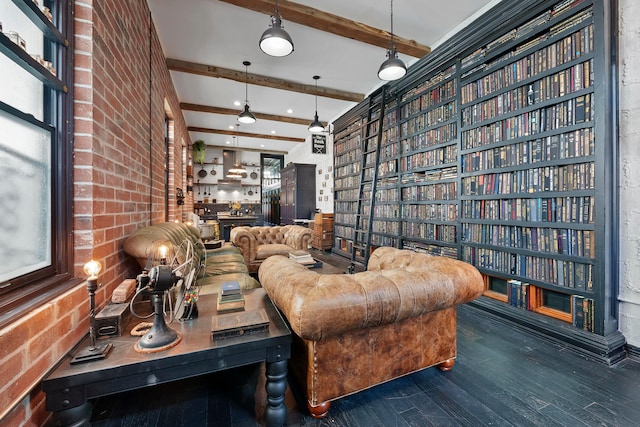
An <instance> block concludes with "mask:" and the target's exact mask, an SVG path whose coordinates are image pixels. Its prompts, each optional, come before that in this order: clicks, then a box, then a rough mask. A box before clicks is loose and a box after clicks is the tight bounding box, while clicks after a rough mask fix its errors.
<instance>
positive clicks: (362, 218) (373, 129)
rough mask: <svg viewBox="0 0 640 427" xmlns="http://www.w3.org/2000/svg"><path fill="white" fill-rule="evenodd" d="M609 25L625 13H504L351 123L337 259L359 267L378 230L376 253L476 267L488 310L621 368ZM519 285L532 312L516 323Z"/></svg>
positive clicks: (344, 142) (365, 105)
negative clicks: (390, 251)
mask: <svg viewBox="0 0 640 427" xmlns="http://www.w3.org/2000/svg"><path fill="white" fill-rule="evenodd" d="M610 13H613V12H612V2H611V1H610V0H543V1H534V0H524V1H522V2H502V3H500V4H499V5H496V6H494V8H493V9H492V10H490V11H488V12H487V13H486V14H485V15H484V16H482V17H480V18H479V19H478V20H477V22H476V23H474V24H472V25H470V26H469V27H468V28H466V29H464V30H462V31H461V32H460V33H459V34H457V35H456V36H454V37H453V38H452V39H451V40H450V41H447V42H445V43H444V44H443V45H442V46H441V47H439V48H438V49H437V50H436V51H434V52H432V54H431V55H429V56H428V57H425V58H423V59H422V60H420V61H418V63H417V64H416V65H415V66H414V67H412V69H411V70H410V72H409V73H408V75H407V76H405V78H403V79H402V80H399V81H398V82H393V83H389V84H387V86H385V88H386V89H387V90H386V91H385V90H383V91H382V92H381V93H382V97H383V99H382V100H381V101H376V102H372V99H373V97H374V95H372V96H371V97H370V98H369V99H367V100H365V101H363V102H362V103H361V104H359V105H358V106H356V107H355V108H354V109H353V110H352V111H350V112H348V113H347V114H345V115H344V116H343V117H342V118H340V119H339V120H337V121H336V123H335V128H334V130H335V137H334V141H335V144H336V147H337V150H336V153H335V159H334V165H335V166H336V179H337V180H342V179H343V176H344V175H346V169H344V170H340V169H339V168H340V167H343V166H344V167H346V168H352V170H351V172H350V175H349V176H348V177H346V178H344V181H342V182H341V184H336V187H335V188H336V190H335V191H336V205H335V210H336V230H335V231H336V232H335V236H336V239H335V242H334V248H333V250H334V251H335V252H336V253H338V254H346V255H351V254H352V250H353V243H352V240H353V239H354V238H356V239H359V238H361V237H362V236H366V235H367V232H365V231H363V230H364V229H369V230H370V231H368V233H370V237H371V245H372V247H375V246H382V245H390V246H395V247H400V248H408V249H411V250H414V251H419V252H426V253H431V254H434V255H440V256H450V257H454V258H459V259H462V260H464V261H467V262H470V263H472V264H474V265H476V267H478V269H479V270H480V271H481V273H482V274H483V275H484V276H485V280H486V292H485V295H486V296H487V297H488V298H487V299H488V300H491V301H492V302H491V303H486V301H484V300H482V301H479V302H478V303H477V305H478V306H480V307H482V308H483V309H486V310H487V311H490V312H494V313H499V314H500V315H502V316H504V317H506V318H509V319H515V320H516V321H517V322H519V323H522V324H523V325H531V327H532V328H534V329H536V330H540V331H543V332H545V333H548V334H549V335H552V336H561V337H562V339H564V340H565V341H568V342H571V343H573V344H575V345H578V346H583V347H584V348H588V349H590V350H591V351H594V352H595V353H597V354H598V357H602V358H603V359H605V360H606V361H607V362H611V361H614V360H616V358H619V357H620V355H621V354H622V350H621V348H622V347H621V346H622V344H621V343H622V342H624V339H623V337H621V336H620V333H619V332H617V318H616V314H615V310H612V309H611V308H610V307H612V306H613V300H612V299H613V298H615V295H616V294H617V293H616V291H615V289H616V286H617V285H616V282H615V277H616V261H615V260H616V253H615V250H614V248H613V246H614V245H612V243H611V237H610V234H611V233H613V232H614V231H615V230H614V229H615V227H616V226H617V225H616V224H617V220H616V219H615V218H614V217H613V215H614V212H616V210H615V208H614V207H615V205H616V203H617V202H616V200H617V199H616V198H617V195H616V191H615V167H612V164H613V163H612V162H615V161H616V158H615V155H616V154H615V150H614V149H613V148H612V147H614V146H615V144H614V143H613V142H612V138H613V135H614V132H613V131H612V129H615V127H614V124H615V120H616V119H615V113H614V111H615V108H614V106H613V104H612V103H613V102H614V100H615V94H613V90H615V88H612V86H611V83H610V82H612V81H614V79H612V78H611V76H612V73H613V71H612V70H613V66H612V63H613V56H614V50H613V47H612V43H613V42H612V41H611V40H610V36H609V34H608V33H607V32H608V31H612V30H611V29H609V22H608V18H607V17H608V16H609V14H610ZM508 17H512V18H508ZM375 96H377V97H379V96H380V92H378V93H377V94H376V95H375ZM380 115H382V120H380ZM376 141H378V142H377V143H378V144H379V145H375V144H376ZM376 150H377V151H376ZM363 160H364V161H363ZM360 165H363V166H360ZM359 167H361V168H364V169H366V170H362V169H359ZM341 174H342V175H341ZM374 177H375V178H376V179H377V181H376V182H375V183H374V181H373V179H374ZM360 192H361V193H360ZM372 192H373V193H374V194H373V195H371V194H370V193H372ZM359 194H362V197H358V196H359ZM345 200H349V202H348V203H345ZM359 200H360V202H361V204H362V200H364V201H366V203H370V207H369V206H366V208H365V207H364V206H362V209H361V210H359V211H358V214H357V215H356V214H355V213H356V209H354V206H361V205H357V203H358V202H357V201H359ZM356 229H358V232H357V233H355V232H354V230H356ZM349 239H351V242H350V240H349ZM350 245H351V246H350ZM356 246H357V248H356V249H357V251H358V253H357V257H359V258H366V253H364V252H363V249H360V248H359V247H360V246H361V245H356ZM509 281H515V282H518V283H520V287H524V288H526V289H527V290H528V291H529V292H528V293H527V301H528V302H527V307H511V305H512V301H511V300H510V299H509V298H510V294H509V293H508V292H507V291H506V290H505V289H507V285H508V284H509V283H508V282H509ZM505 303H506V304H505ZM496 304H503V305H504V306H506V307H500V306H496ZM540 316H541V317H540ZM549 317H550V318H553V319H556V320H558V321H559V323H560V324H562V325H563V326H558V324H556V323H554V322H548V321H546V320H545V319H546V318H549ZM540 319H541V320H540ZM566 324H569V325H570V326H572V327H573V330H574V331H575V334H574V335H575V336H574V335H572V333H571V332H567V329H566ZM589 334H590V335H589ZM585 336H593V337H594V338H593V339H592V340H586V339H585ZM576 337H578V338H576ZM602 337H604V339H603V338H602ZM587 341H589V342H587Z"/></svg>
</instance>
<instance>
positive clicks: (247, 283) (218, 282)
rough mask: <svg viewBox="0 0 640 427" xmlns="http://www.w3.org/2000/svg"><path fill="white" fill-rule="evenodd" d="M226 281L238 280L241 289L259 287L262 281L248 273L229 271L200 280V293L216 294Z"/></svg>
mask: <svg viewBox="0 0 640 427" xmlns="http://www.w3.org/2000/svg"><path fill="white" fill-rule="evenodd" d="M226 282H238V284H240V289H243V290H244V289H254V288H259V287H260V283H258V281H257V280H256V279H254V278H253V277H251V276H250V275H248V274H247V273H227V274H221V275H218V276H206V277H203V278H202V279H200V280H198V286H199V287H200V295H208V294H216V293H218V292H220V290H221V289H222V284H223V283H226Z"/></svg>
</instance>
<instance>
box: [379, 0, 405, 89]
mask: <svg viewBox="0 0 640 427" xmlns="http://www.w3.org/2000/svg"><path fill="white" fill-rule="evenodd" d="M405 74H407V66H406V65H404V62H402V60H401V59H400V58H398V51H397V50H396V44H395V43H394V42H393V0H391V45H390V47H389V49H388V50H387V59H386V60H385V61H384V62H383V63H382V65H380V69H379V70H378V77H379V78H380V79H381V80H386V81H392V80H398V79H399V78H401V77H402V76H404V75H405Z"/></svg>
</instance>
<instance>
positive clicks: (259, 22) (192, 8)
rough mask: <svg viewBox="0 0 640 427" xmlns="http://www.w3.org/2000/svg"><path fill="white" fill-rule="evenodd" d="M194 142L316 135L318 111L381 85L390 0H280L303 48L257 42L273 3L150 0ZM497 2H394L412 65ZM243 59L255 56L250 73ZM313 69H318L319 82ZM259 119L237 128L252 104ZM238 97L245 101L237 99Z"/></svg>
mask: <svg viewBox="0 0 640 427" xmlns="http://www.w3.org/2000/svg"><path fill="white" fill-rule="evenodd" d="M148 3H149V7H150V9H151V14H152V19H153V21H154V24H155V26H156V30H157V32H158V35H159V37H160V42H161V44H162V49H163V51H164V55H165V57H166V58H167V66H168V68H169V70H171V71H170V72H171V77H172V79H173V82H174V85H175V88H176V91H177V94H178V98H179V100H180V103H181V104H180V105H181V107H182V110H183V114H184V117H185V119H186V122H187V125H188V127H189V134H190V137H191V140H192V141H194V140H196V139H203V140H204V141H205V142H206V143H207V145H209V146H218V147H226V146H227V145H228V144H227V142H231V140H232V137H233V136H237V137H238V138H237V144H238V145H239V147H240V148H241V149H246V150H258V151H265V152H282V153H286V152H288V151H289V150H290V149H292V148H293V147H295V146H296V145H297V144H300V143H303V142H304V141H305V139H306V138H308V136H309V131H308V130H307V126H308V125H309V123H310V122H311V120H313V116H314V113H315V109H316V108H315V103H316V95H317V106H318V108H317V110H318V115H319V118H320V120H321V121H322V122H323V123H325V124H326V123H330V122H332V121H333V120H335V119H336V118H338V117H339V116H340V115H342V114H343V113H345V112H346V111H348V110H349V109H350V108H352V107H353V106H354V105H356V104H357V103H358V102H360V101H361V100H363V99H364V98H365V97H366V96H367V94H369V93H371V92H372V91H373V90H374V89H376V88H377V87H379V86H380V85H381V84H383V82H382V81H380V80H379V79H378V76H377V71H378V67H379V66H380V64H381V63H382V62H383V61H384V60H385V59H386V49H387V48H388V46H389V40H390V37H391V35H390V25H391V22H390V2H389V1H386V0H384V1H382V0H374V1H367V0H348V1H345V0H323V1H315V2H313V1H298V2H295V3H294V2H290V1H279V2H278V9H279V11H280V15H281V17H282V24H283V27H284V29H285V30H286V31H287V32H288V33H289V34H290V36H291V38H292V39H293V42H294V45H295V50H294V52H293V53H292V54H290V55H289V56H286V57H281V58H275V57H271V56H268V55H266V54H265V53H263V52H262V51H261V50H260V48H259V47H258V40H259V39H260V36H261V35H262V33H263V32H264V30H266V29H267V28H268V26H269V23H270V15H271V14H273V11H274V9H275V2H274V1H267V0H183V1H175V0H148ZM496 3H498V0H449V1H446V2H430V1H424V0H395V1H394V3H393V33H394V41H395V44H396V47H397V49H398V52H399V57H400V58H401V59H402V60H403V61H404V62H405V63H406V64H407V65H411V64H412V63H414V62H416V61H417V60H418V59H420V58H421V57H423V56H425V55H428V54H429V52H430V51H431V50H432V49H435V48H436V47H437V45H438V44H440V43H441V42H442V41H443V40H445V39H446V38H448V37H449V36H450V35H451V34H453V33H455V31H457V30H459V29H460V28H461V27H463V26H465V25H466V24H467V23H468V22H469V21H470V20H472V19H473V18H474V17H475V16H477V15H479V14H480V13H482V12H483V11H485V10H486V9H488V8H489V7H491V6H493V5H495V4H496ZM243 61H250V62H251V65H250V66H249V67H248V70H247V73H246V74H245V66H244V65H243ZM314 75H318V76H320V79H319V80H318V82H317V89H316V86H315V83H316V82H315V81H314V79H313V76H314ZM245 83H246V84H247V86H246V89H247V90H248V100H249V105H250V106H251V111H252V112H253V113H254V114H255V115H256V117H257V121H256V123H253V124H243V125H241V126H240V127H239V128H238V127H236V125H237V120H236V118H237V115H238V114H239V113H240V111H241V110H242V106H243V105H244V101H245ZM234 103H240V104H241V105H234Z"/></svg>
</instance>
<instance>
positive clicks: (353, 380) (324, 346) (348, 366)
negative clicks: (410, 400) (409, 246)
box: [258, 247, 483, 418]
mask: <svg viewBox="0 0 640 427" xmlns="http://www.w3.org/2000/svg"><path fill="white" fill-rule="evenodd" d="M258 274H259V278H260V282H261V284H262V287H263V288H265V290H266V291H267V293H268V294H269V297H270V298H271V300H272V301H273V302H274V303H275V304H276V306H277V307H278V308H279V309H280V310H281V311H282V313H283V314H284V315H285V317H286V318H287V320H288V321H289V324H290V326H291V329H292V330H293V332H294V342H293V347H292V356H291V359H290V362H289V366H290V369H291V370H292V371H293V373H294V374H295V375H296V376H297V378H298V380H299V381H300V383H301V384H302V385H303V389H304V391H305V393H306V396H307V406H308V408H309V411H310V413H311V415H312V416H314V417H316V418H322V417H324V416H326V414H327V412H328V410H329V406H330V401H331V400H334V399H337V398H340V397H342V396H346V395H348V394H351V393H355V392H358V391H360V390H364V389H366V388H369V387H372V386H374V385H376V384H380V383H383V382H385V381H389V380H391V379H394V378H397V377H399V376H402V375H406V374H409V373H411V372H414V371H417V370H420V369H423V368H427V367H430V366H434V365H438V367H439V368H440V369H441V370H445V371H446V370H450V369H451V368H452V367H453V362H454V358H455V357H456V307H457V306H458V305H460V304H464V303H466V302H469V301H471V300H473V299H475V298H477V297H478V296H480V294H481V293H482V290H483V281H482V276H481V275H480V273H479V272H478V270H476V268H475V267H473V266H472V265H470V264H467V263H465V262H462V261H458V260H454V259H450V258H445V257H438V256H430V255H427V254H420V253H415V252H411V251H408V250H400V249H395V248H385V247H383V248H378V249H376V250H375V251H374V252H373V253H372V254H371V258H370V260H369V266H368V270H367V271H364V272H360V273H356V274H352V275H320V274H318V273H316V272H314V271H312V270H309V269H307V268H306V267H304V266H302V265H300V264H298V263H296V262H295V261H292V260H290V259H288V258H285V257H282V256H273V257H270V258H268V259H266V260H265V261H264V262H263V263H262V266H260V269H259V273H258Z"/></svg>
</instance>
